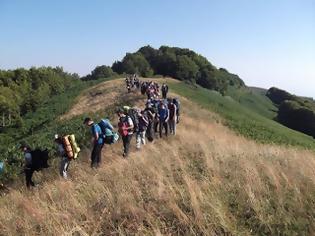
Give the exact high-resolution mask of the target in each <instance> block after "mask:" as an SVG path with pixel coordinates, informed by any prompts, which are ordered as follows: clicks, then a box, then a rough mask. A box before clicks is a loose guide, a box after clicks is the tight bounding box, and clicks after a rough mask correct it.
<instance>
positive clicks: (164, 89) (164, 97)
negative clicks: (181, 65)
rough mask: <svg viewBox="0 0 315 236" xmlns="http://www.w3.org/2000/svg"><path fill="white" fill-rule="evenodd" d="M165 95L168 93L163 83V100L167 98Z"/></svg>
mask: <svg viewBox="0 0 315 236" xmlns="http://www.w3.org/2000/svg"><path fill="white" fill-rule="evenodd" d="M167 93H168V86H167V85H166V84H165V83H164V84H163V85H162V97H163V99H166V98H167Z"/></svg>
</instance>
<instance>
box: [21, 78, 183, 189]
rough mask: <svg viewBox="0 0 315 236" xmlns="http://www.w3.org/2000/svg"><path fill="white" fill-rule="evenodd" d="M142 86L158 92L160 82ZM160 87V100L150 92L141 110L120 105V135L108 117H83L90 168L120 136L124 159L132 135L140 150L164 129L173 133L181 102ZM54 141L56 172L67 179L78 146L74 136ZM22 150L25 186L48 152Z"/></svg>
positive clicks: (29, 185)
mask: <svg viewBox="0 0 315 236" xmlns="http://www.w3.org/2000/svg"><path fill="white" fill-rule="evenodd" d="M142 86H145V87H146V91H147V90H152V91H153V90H154V91H157V93H159V87H158V86H159V85H158V84H157V83H154V82H152V81H151V82H141V86H138V87H137V88H139V89H140V90H141V93H142ZM163 86H164V87H166V88H167V90H166V93H165V92H164V93H163V90H162V94H163V98H162V99H160V98H159V94H158V95H156V94H154V96H152V93H151V91H150V92H149V94H150V96H148V99H147V101H146V103H145V106H144V109H142V110H141V109H139V108H135V107H134V108H131V107H129V106H123V107H121V108H119V109H118V110H117V111H116V114H117V116H118V125H117V126H118V133H119V134H118V133H117V132H115V130H114V127H113V125H112V124H111V122H110V121H109V119H102V120H101V121H100V122H98V123H97V122H94V121H93V119H92V118H90V117H87V118H85V119H84V121H83V124H84V125H86V126H87V127H88V128H89V129H90V131H91V135H92V140H91V142H92V146H93V148H92V152H91V167H92V168H98V167H99V166H100V163H101V157H102V149H103V147H104V145H111V144H114V143H117V142H118V140H119V138H120V137H121V139H122V142H123V152H122V156H123V157H124V158H127V157H128V155H129V153H130V144H131V140H132V138H133V136H135V138H136V148H137V150H139V149H140V148H141V146H142V145H145V144H146V140H148V141H149V142H153V141H154V139H155V138H156V136H159V137H160V138H162V137H163V131H164V134H165V136H168V134H169V133H170V134H173V135H176V125H177V123H179V117H180V102H179V100H178V99H176V98H166V97H167V93H168V87H167V85H166V84H163ZM163 86H162V89H163ZM127 89H128V88H127ZM142 94H143V93H142ZM164 95H165V96H164ZM156 133H158V135H156ZM54 140H55V143H56V147H57V153H58V155H59V156H60V157H61V160H60V168H59V173H60V175H61V176H62V177H63V178H65V179H67V178H68V169H69V165H70V162H71V160H73V159H76V157H77V156H78V153H79V152H80V148H79V147H78V145H77V143H76V141H75V138H74V135H66V136H60V135H58V134H56V135H55V137H54ZM22 150H23V152H24V157H25V168H24V173H25V179H26V186H27V187H28V188H29V187H31V186H34V183H33V181H32V175H33V173H34V171H39V170H41V169H43V168H47V167H48V164H47V160H48V152H47V151H40V150H31V148H30V147H28V146H27V145H22ZM40 152H42V153H40ZM44 152H47V153H44ZM40 156H42V157H43V156H44V158H40Z"/></svg>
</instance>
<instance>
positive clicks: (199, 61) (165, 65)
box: [82, 46, 245, 94]
mask: <svg viewBox="0 0 315 236" xmlns="http://www.w3.org/2000/svg"><path fill="white" fill-rule="evenodd" d="M123 73H126V74H139V75H140V76H143V77H150V76H153V75H161V76H169V77H172V78H175V79H178V80H183V81H188V82H190V83H193V84H198V85H200V86H202V87H204V88H208V89H213V90H217V91H219V92H220V93H221V94H225V92H226V91H227V88H228V86H233V87H241V86H244V85H245V84H244V82H243V81H242V80H241V79H240V78H239V77H238V76H237V75H234V74H231V73H229V72H228V71H227V70H226V69H224V68H220V69H217V68H216V67H215V66H213V65H212V64H211V63H210V62H209V61H208V60H207V59H206V58H205V57H203V56H201V55H199V54H197V53H195V52H194V51H192V50H189V49H182V48H178V47H167V46H162V47H160V48H159V49H154V48H152V47H151V46H145V47H142V48H140V49H139V50H138V51H137V52H135V53H127V54H126V56H125V57H124V58H123V59H122V60H121V61H116V62H114V63H113V65H112V67H109V66H98V67H96V68H95V69H94V70H93V71H92V73H91V74H90V75H87V76H85V77H83V78H82V79H83V80H91V79H92V80H93V79H99V78H102V77H109V76H113V75H115V74H123Z"/></svg>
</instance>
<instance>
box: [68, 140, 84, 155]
mask: <svg viewBox="0 0 315 236" xmlns="http://www.w3.org/2000/svg"><path fill="white" fill-rule="evenodd" d="M68 138H69V141H70V144H71V147H72V151H73V158H74V159H77V158H78V155H79V152H80V151H81V149H80V148H79V146H78V144H77V142H76V140H75V136H74V134H71V135H69V137H68Z"/></svg>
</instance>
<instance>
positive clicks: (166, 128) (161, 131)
mask: <svg viewBox="0 0 315 236" xmlns="http://www.w3.org/2000/svg"><path fill="white" fill-rule="evenodd" d="M163 128H164V129H165V136H167V135H168V124H167V122H165V121H160V124H159V131H160V138H162V133H163Z"/></svg>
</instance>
